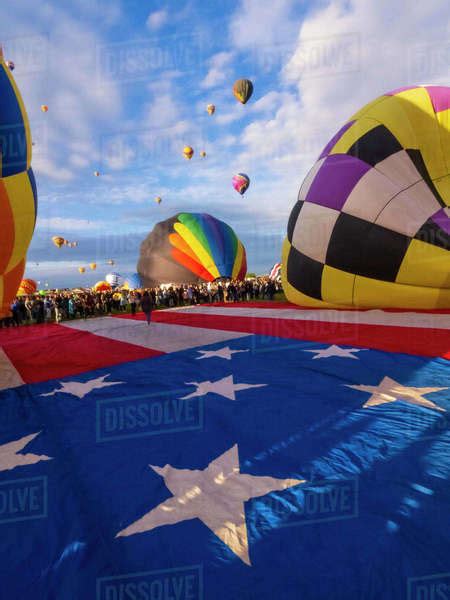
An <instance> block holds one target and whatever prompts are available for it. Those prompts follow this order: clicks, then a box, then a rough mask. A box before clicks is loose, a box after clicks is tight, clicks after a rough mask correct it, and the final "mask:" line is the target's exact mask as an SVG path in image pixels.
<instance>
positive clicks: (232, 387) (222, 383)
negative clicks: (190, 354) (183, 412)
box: [180, 375, 267, 400]
mask: <svg viewBox="0 0 450 600" xmlns="http://www.w3.org/2000/svg"><path fill="white" fill-rule="evenodd" d="M186 385H195V386H196V388H197V389H196V390H195V392H192V393H191V394H188V395H187V396H183V397H182V398H180V400H188V399H189V398H196V397H197V396H205V395H206V394H209V393H213V394H218V395H219V396H223V397H224V398H228V400H236V395H235V392H240V391H241V390H248V389H250V388H258V387H264V386H266V385H267V383H256V384H251V383H234V381H233V375H228V376H227V377H224V378H223V379H218V380H217V381H201V382H200V383H199V382H198V381H187V382H186Z"/></svg>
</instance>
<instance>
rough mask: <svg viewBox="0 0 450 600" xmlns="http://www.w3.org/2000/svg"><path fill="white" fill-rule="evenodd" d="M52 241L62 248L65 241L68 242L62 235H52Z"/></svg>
mask: <svg viewBox="0 0 450 600" xmlns="http://www.w3.org/2000/svg"><path fill="white" fill-rule="evenodd" d="M52 242H53V243H54V244H55V246H56V247H57V248H61V246H64V243H65V242H66V240H65V239H64V238H63V237H61V236H60V235H54V236H53V237H52Z"/></svg>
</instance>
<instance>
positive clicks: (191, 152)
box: [183, 146, 194, 160]
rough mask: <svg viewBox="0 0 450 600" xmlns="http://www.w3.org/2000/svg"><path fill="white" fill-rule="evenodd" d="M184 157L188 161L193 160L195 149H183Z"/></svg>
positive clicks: (187, 147) (186, 147) (188, 147)
mask: <svg viewBox="0 0 450 600" xmlns="http://www.w3.org/2000/svg"><path fill="white" fill-rule="evenodd" d="M183 156H184V158H186V159H187V160H191V158H192V157H193V156H194V149H193V148H191V146H185V147H184V149H183Z"/></svg>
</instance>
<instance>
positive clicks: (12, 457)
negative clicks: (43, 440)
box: [0, 431, 52, 471]
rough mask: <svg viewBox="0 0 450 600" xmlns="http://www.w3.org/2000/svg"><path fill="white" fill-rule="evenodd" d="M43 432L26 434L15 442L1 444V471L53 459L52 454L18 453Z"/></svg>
mask: <svg viewBox="0 0 450 600" xmlns="http://www.w3.org/2000/svg"><path fill="white" fill-rule="evenodd" d="M40 433H41V432H40V431H38V432H37V433H32V434H30V435H26V436H25V437H23V438H20V439H19V440H15V441H14V442H8V443H7V444H3V445H1V446H0V471H10V470H11V469H15V468H16V467H25V466H26V465H34V464H36V463H38V462H40V461H41V460H52V458H51V456H46V455H45V454H42V455H38V454H18V452H20V451H21V450H23V449H24V448H25V446H27V445H28V444H29V443H30V442H31V441H32V440H34V438H35V437H37V436H38V435H39V434H40Z"/></svg>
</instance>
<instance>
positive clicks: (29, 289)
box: [17, 279, 37, 296]
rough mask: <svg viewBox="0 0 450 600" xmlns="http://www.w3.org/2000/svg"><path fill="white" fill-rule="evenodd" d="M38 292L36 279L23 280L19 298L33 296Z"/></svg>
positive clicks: (18, 293) (18, 292) (18, 294)
mask: <svg viewBox="0 0 450 600" xmlns="http://www.w3.org/2000/svg"><path fill="white" fill-rule="evenodd" d="M36 290H37V283H36V282H35V281H34V279H22V281H21V282H20V285H19V289H18V291H17V296H31V295H32V294H34V293H35V292H36Z"/></svg>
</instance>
